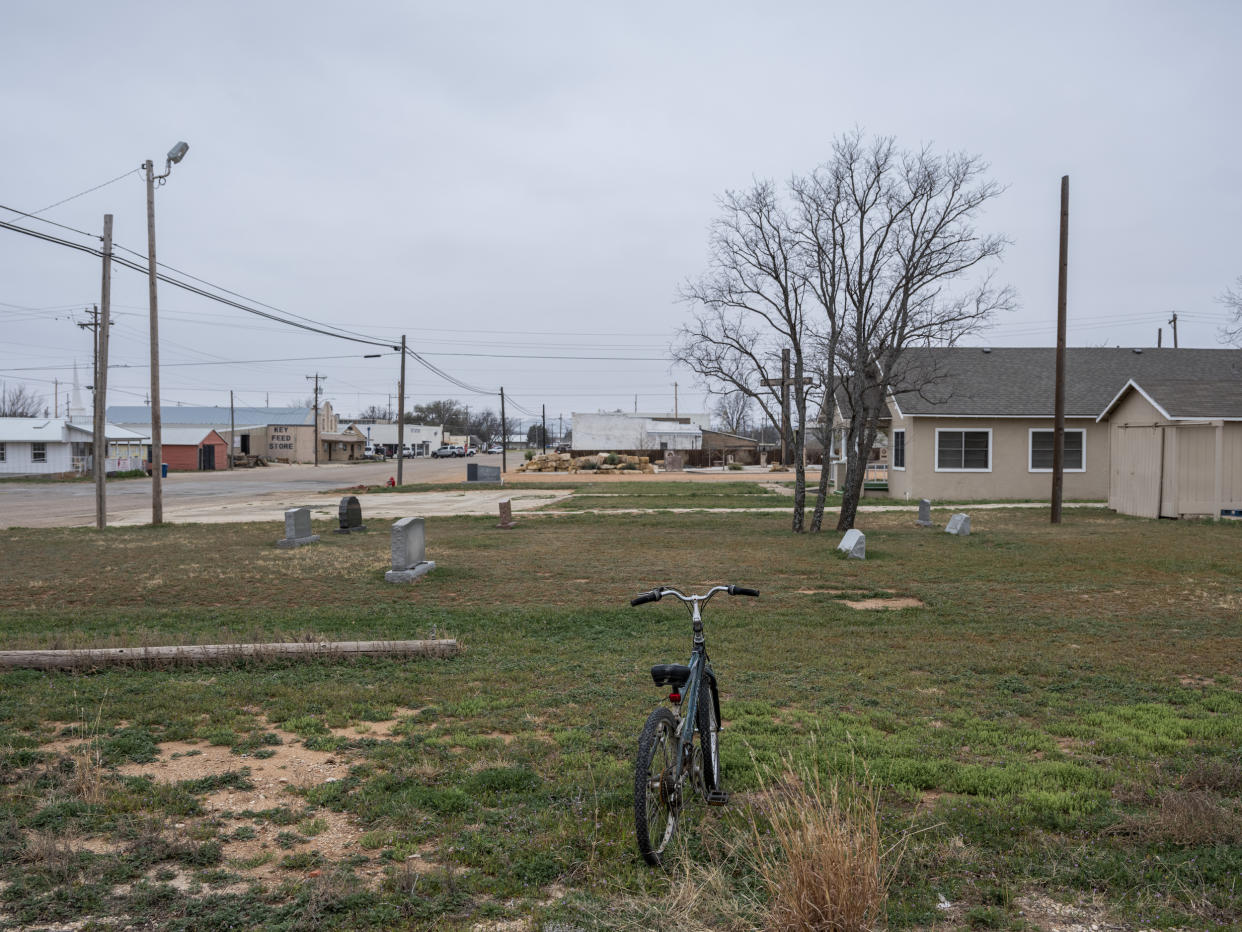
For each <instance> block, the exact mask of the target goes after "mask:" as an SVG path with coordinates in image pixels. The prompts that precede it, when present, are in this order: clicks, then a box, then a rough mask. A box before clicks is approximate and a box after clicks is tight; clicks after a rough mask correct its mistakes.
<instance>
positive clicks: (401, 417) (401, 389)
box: [388, 333, 405, 485]
mask: <svg viewBox="0 0 1242 932" xmlns="http://www.w3.org/2000/svg"><path fill="white" fill-rule="evenodd" d="M388 398H389V401H388V403H389V405H391V404H392V396H391V395H389V396H388ZM404 464H405V334H404V333H403V334H401V381H399V382H398V383H397V485H400V484H401V480H402V479H403V478H404V477H403V476H402V474H401V473H402V466H403V465H404Z"/></svg>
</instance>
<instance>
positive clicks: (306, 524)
mask: <svg viewBox="0 0 1242 932" xmlns="http://www.w3.org/2000/svg"><path fill="white" fill-rule="evenodd" d="M317 540H319V535H318V534H312V533H311V520H310V509H309V508H290V509H289V510H288V511H286V512H285V536H284V539H283V540H278V541H276V546H277V547H283V548H285V549H286V550H287V549H289V548H290V547H302V546H304V545H306V544H313V543H315V542H316V541H317Z"/></svg>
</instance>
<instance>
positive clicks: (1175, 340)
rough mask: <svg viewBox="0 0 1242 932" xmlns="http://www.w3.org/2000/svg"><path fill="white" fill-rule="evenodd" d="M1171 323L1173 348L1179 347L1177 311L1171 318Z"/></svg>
mask: <svg viewBox="0 0 1242 932" xmlns="http://www.w3.org/2000/svg"><path fill="white" fill-rule="evenodd" d="M1169 323H1170V324H1172V325H1173V348H1174V349H1177V311H1174V312H1173V316H1172V317H1171V318H1170V319H1169Z"/></svg>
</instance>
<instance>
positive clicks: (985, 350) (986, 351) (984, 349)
mask: <svg viewBox="0 0 1242 932" xmlns="http://www.w3.org/2000/svg"><path fill="white" fill-rule="evenodd" d="M983 351H984V352H985V353H990V352H992V347H990V346H985V347H984V348H983Z"/></svg>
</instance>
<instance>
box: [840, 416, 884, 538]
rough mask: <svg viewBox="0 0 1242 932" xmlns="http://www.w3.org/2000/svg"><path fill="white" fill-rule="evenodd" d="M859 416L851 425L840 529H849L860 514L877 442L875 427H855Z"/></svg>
mask: <svg viewBox="0 0 1242 932" xmlns="http://www.w3.org/2000/svg"><path fill="white" fill-rule="evenodd" d="M857 423H858V419H857V417H856V418H855V420H854V422H853V423H851V425H850V434H851V436H850V438H849V439H850V444H849V451H850V456H849V466H848V467H847V468H846V470H845V483H844V485H843V487H842V495H841V517H840V518H839V519H838V520H837V530H838V531H848V530H850V529H851V528H852V527H853V526H854V519H855V518H856V517H857V516H858V503H859V501H861V499H862V493H863V483H864V482H865V481H866V479H867V462H868V461H869V459H870V457H871V447H872V445H873V444H874V443H875V433H876V432H875V428H874V427H872V428H866V427H862V426H861V425H860V426H859V427H855V424H857Z"/></svg>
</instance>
